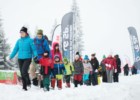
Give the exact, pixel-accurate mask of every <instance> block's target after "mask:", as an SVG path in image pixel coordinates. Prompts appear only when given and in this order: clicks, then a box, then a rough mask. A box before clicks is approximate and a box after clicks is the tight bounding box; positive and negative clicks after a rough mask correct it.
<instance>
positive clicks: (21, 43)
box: [10, 36, 38, 59]
mask: <svg viewBox="0 0 140 100" xmlns="http://www.w3.org/2000/svg"><path fill="white" fill-rule="evenodd" d="M17 53H18V59H29V58H32V57H33V56H34V57H36V56H37V55H38V54H37V51H36V48H35V45H34V42H33V40H32V39H31V38H30V37H29V36H26V37H24V38H20V39H19V40H18V41H17V42H16V45H15V47H14V49H13V52H12V53H11V55H10V59H12V58H14V57H15V55H16V54H17Z"/></svg>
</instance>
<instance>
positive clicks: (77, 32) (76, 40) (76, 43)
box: [72, 0, 84, 54]
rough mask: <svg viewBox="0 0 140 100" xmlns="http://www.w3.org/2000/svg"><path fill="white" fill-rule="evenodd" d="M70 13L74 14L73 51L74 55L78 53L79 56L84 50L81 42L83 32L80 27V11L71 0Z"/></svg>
mask: <svg viewBox="0 0 140 100" xmlns="http://www.w3.org/2000/svg"><path fill="white" fill-rule="evenodd" d="M72 12H73V13H74V16H73V23H74V25H73V49H74V54H75V53H76V52H77V51H78V52H80V54H81V53H82V51H83V48H84V42H83V31H82V26H81V19H80V10H79V7H78V6H77V3H76V0H73V5H72Z"/></svg>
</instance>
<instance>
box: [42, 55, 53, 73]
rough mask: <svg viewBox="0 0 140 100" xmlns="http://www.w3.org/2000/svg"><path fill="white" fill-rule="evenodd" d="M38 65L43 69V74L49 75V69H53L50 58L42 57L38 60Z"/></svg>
mask: <svg viewBox="0 0 140 100" xmlns="http://www.w3.org/2000/svg"><path fill="white" fill-rule="evenodd" d="M39 64H41V67H44V68H43V69H44V74H50V72H51V69H53V63H52V60H51V59H50V58H46V57H42V58H41V59H40V60H39Z"/></svg>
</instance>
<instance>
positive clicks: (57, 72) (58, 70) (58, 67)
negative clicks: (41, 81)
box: [51, 55, 66, 89]
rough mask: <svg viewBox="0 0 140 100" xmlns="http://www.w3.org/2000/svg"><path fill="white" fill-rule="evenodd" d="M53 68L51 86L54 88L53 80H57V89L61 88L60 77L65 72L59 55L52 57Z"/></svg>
mask: <svg viewBox="0 0 140 100" xmlns="http://www.w3.org/2000/svg"><path fill="white" fill-rule="evenodd" d="M54 59H55V62H54V69H53V72H52V73H53V77H54V78H55V79H52V81H51V87H52V88H53V89H54V88H55V81H56V80H57V87H58V89H62V78H63V74H65V73H66V71H65V67H64V64H63V63H62V62H61V61H60V58H59V55H55V57H54Z"/></svg>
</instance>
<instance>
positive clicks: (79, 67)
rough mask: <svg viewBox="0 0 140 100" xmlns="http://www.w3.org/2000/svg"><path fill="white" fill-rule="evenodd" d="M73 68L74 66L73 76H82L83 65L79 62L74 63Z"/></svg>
mask: <svg viewBox="0 0 140 100" xmlns="http://www.w3.org/2000/svg"><path fill="white" fill-rule="evenodd" d="M73 66H74V74H83V72H84V67H83V63H82V62H81V61H80V60H78V61H74V63H73Z"/></svg>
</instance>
